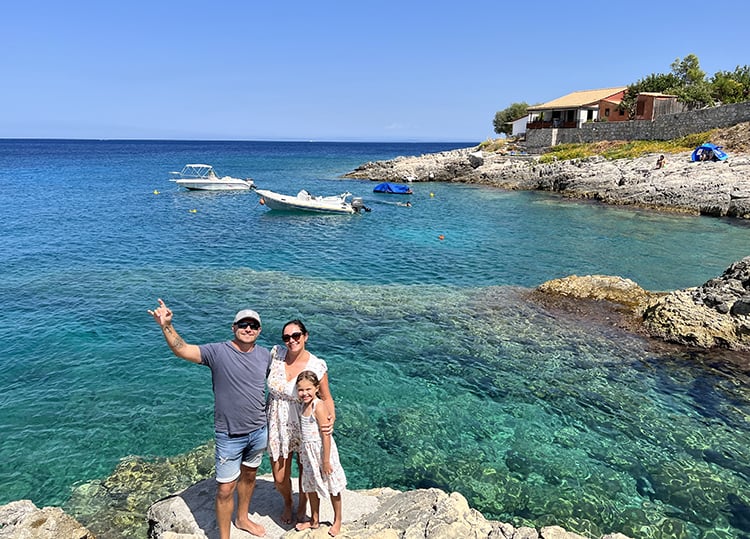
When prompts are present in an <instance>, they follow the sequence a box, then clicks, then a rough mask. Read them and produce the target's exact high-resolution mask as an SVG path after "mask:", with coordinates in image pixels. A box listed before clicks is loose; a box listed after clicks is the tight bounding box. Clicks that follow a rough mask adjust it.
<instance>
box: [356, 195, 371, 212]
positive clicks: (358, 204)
mask: <svg viewBox="0 0 750 539" xmlns="http://www.w3.org/2000/svg"><path fill="white" fill-rule="evenodd" d="M352 208H354V210H355V211H356V212H360V211H362V210H365V211H370V208H368V207H367V206H365V203H364V201H363V200H362V197H354V198H352Z"/></svg>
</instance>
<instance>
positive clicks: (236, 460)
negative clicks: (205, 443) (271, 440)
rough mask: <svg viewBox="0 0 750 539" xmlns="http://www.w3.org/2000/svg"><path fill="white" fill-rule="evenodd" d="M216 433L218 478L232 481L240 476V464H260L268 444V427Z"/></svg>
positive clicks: (227, 481)
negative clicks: (231, 433) (244, 431)
mask: <svg viewBox="0 0 750 539" xmlns="http://www.w3.org/2000/svg"><path fill="white" fill-rule="evenodd" d="M215 434H216V480H217V481H218V482H219V483H231V482H232V481H234V480H235V479H237V478H238V477H239V476H240V465H241V464H244V465H245V466H248V467H250V468H257V467H258V466H260V463H261V460H262V459H263V452H264V451H265V450H266V447H267V446H268V428H267V427H262V428H259V429H257V430H254V431H253V432H250V433H248V434H238V435H235V434H233V435H231V436H230V435H229V433H226V432H217V433H215Z"/></svg>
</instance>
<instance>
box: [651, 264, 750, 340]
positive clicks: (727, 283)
mask: <svg viewBox="0 0 750 539" xmlns="http://www.w3.org/2000/svg"><path fill="white" fill-rule="evenodd" d="M643 323H644V326H645V327H646V329H647V330H648V332H649V333H650V334H651V335H653V336H656V337H660V338H662V339H665V340H667V341H670V342H675V343H679V344H685V345H691V346H698V347H702V348H714V347H719V348H729V349H732V350H750V257H745V258H743V259H742V260H740V261H738V262H735V263H734V264H732V265H731V266H730V267H729V268H727V270H726V271H725V272H724V273H723V274H722V275H721V276H719V277H717V278H715V279H710V280H709V281H707V282H706V283H704V284H703V285H702V286H699V287H695V288H687V289H684V290H676V291H675V292H672V293H670V294H667V295H666V296H663V297H661V298H658V299H656V300H654V301H652V302H651V304H650V305H649V306H648V307H647V308H646V309H645V311H644V315H643Z"/></svg>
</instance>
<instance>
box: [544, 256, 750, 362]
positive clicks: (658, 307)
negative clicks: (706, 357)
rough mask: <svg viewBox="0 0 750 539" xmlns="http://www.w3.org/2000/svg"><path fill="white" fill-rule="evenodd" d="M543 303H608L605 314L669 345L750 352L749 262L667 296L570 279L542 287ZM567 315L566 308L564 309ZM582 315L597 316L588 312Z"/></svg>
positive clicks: (622, 284) (613, 280)
mask: <svg viewBox="0 0 750 539" xmlns="http://www.w3.org/2000/svg"><path fill="white" fill-rule="evenodd" d="M537 292H538V293H541V294H543V297H544V298H545V300H546V303H548V304H550V303H551V304H553V306H556V307H557V306H560V302H559V301H552V300H550V299H549V298H563V299H565V300H569V301H572V302H574V303H573V304H574V305H575V306H576V312H584V309H582V308H581V307H580V306H581V305H582V303H581V301H582V300H584V301H591V302H595V303H599V304H606V305H608V307H607V308H606V311H605V316H606V315H607V313H610V312H612V313H614V312H618V311H619V312H621V313H624V314H625V315H627V324H623V325H628V326H629V327H630V328H631V329H634V330H638V331H645V332H646V333H647V334H648V335H650V336H652V337H656V338H659V339H662V340H665V341H668V342H672V343H677V344H681V345H687V346H696V347H699V348H726V349H729V350H741V351H744V350H750V257H745V258H743V259H742V260H740V261H738V262H735V263H734V264H732V265H731V266H730V267H729V268H727V270H726V271H725V272H724V273H723V274H722V275H721V276H719V277H716V278H714V279H710V280H709V281H707V282H706V283H704V284H703V285H702V286H699V287H694V288H686V289H683V290H676V291H674V292H670V293H666V294H665V293H656V292H649V291H647V290H644V289H643V288H641V287H640V286H638V285H637V284H636V283H635V282H633V281H631V280H630V279H623V278H622V277H617V276H609V275H585V276H582V277H579V276H577V275H571V276H569V277H564V278H562V279H553V280H551V281H547V282H545V283H542V284H541V285H540V286H539V287H538V288H537ZM563 306H564V307H567V308H568V310H570V304H567V305H563ZM584 314H587V315H592V316H596V311H595V310H594V309H592V308H589V309H587V310H585V312H584Z"/></svg>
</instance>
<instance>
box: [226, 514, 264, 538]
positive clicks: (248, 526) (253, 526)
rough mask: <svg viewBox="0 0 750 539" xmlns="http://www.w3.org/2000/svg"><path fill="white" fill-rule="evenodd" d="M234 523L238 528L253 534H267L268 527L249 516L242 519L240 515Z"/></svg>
mask: <svg viewBox="0 0 750 539" xmlns="http://www.w3.org/2000/svg"><path fill="white" fill-rule="evenodd" d="M234 525H235V526H236V527H237V528H238V529H240V530H242V531H245V532H247V533H249V534H251V535H255V536H256V537H263V536H264V535H265V534H266V529H265V528H264V527H263V526H261V525H260V524H257V523H256V522H253V521H252V520H250V519H249V518H243V519H240V518H239V517H238V518H237V520H236V521H235V523H234Z"/></svg>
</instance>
